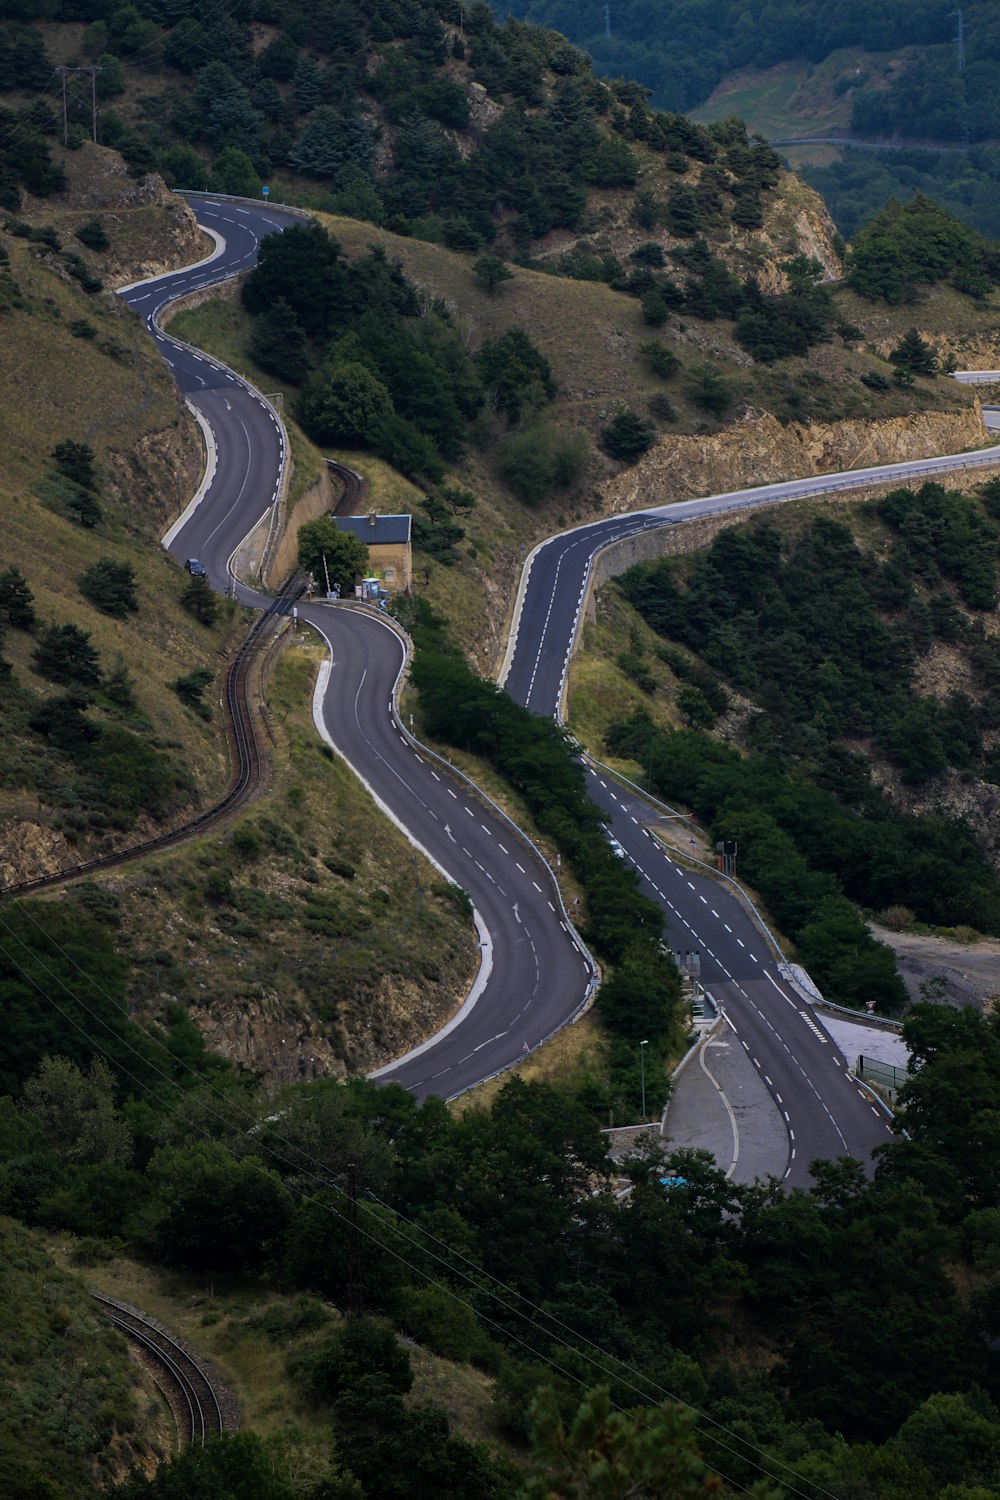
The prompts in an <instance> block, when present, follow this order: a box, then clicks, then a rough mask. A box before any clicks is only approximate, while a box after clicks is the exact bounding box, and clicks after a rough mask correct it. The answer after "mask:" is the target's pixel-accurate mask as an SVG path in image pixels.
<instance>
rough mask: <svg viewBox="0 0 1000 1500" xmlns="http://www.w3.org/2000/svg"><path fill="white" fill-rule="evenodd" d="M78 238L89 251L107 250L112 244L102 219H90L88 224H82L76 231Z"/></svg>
mask: <svg viewBox="0 0 1000 1500" xmlns="http://www.w3.org/2000/svg"><path fill="white" fill-rule="evenodd" d="M76 237H77V239H78V240H79V241H80V244H81V245H86V247H87V249H88V250H107V248H108V246H109V245H110V244H111V241H110V240H109V239H108V237H107V234H106V233H105V231H104V225H103V224H102V223H101V221H100V219H88V220H87V222H86V224H81V225H80V227H79V229H78V230H76Z"/></svg>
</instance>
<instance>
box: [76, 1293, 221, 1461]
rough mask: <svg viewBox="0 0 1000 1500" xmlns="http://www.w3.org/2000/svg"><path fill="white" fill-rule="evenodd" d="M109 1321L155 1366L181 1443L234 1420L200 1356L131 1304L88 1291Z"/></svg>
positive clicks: (197, 1440)
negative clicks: (197, 1357)
mask: <svg viewBox="0 0 1000 1500" xmlns="http://www.w3.org/2000/svg"><path fill="white" fill-rule="evenodd" d="M91 1296H92V1297H93V1299H94V1301H95V1302H97V1303H99V1304H100V1306H101V1309H102V1311H103V1312H104V1314H105V1316H106V1317H107V1319H108V1321H109V1322H110V1323H112V1324H113V1325H114V1326H115V1328H117V1329H118V1330H119V1331H120V1332H121V1333H123V1334H124V1335H125V1337H126V1338H127V1339H128V1340H129V1342H130V1343H132V1344H135V1345H136V1346H137V1347H138V1348H139V1349H140V1350H141V1351H142V1353H143V1355H144V1356H145V1357H146V1358H147V1359H148V1360H149V1361H152V1363H153V1365H154V1367H155V1373H154V1375H153V1378H154V1380H155V1381H156V1384H157V1386H158V1388H159V1390H160V1391H161V1393H162V1395H163V1397H164V1399H165V1400H166V1402H167V1405H168V1406H169V1407H170V1410H171V1412H172V1413H173V1417H174V1421H175V1422H176V1423H177V1433H178V1438H179V1440H180V1443H181V1445H184V1444H187V1443H203V1442H204V1441H205V1439H206V1438H207V1437H210V1436H211V1435H212V1433H219V1432H231V1431H234V1430H235V1429H236V1427H238V1425H239V1419H238V1414H237V1412H236V1408H235V1403H234V1402H233V1399H232V1397H231V1396H230V1395H229V1394H228V1392H225V1391H223V1390H221V1389H217V1387H216V1385H215V1384H213V1382H212V1380H211V1379H210V1378H209V1375H208V1374H207V1373H206V1371H205V1370H204V1369H203V1367H202V1365H201V1364H200V1363H199V1361H198V1360H197V1359H196V1358H195V1357H194V1355H193V1354H192V1353H190V1352H189V1350H187V1349H186V1348H185V1347H184V1345H183V1344H182V1343H180V1342H179V1341H178V1340H177V1339H174V1338H171V1336H170V1335H169V1334H168V1333H166V1332H165V1331H164V1330H163V1329H162V1328H160V1327H159V1326H158V1325H157V1324H156V1323H153V1322H151V1321H150V1319H148V1318H146V1317H145V1316H144V1315H143V1314H142V1313H140V1312H139V1311H138V1310H137V1309H135V1308H130V1307H128V1306H127V1305H126V1304H125V1303H123V1302H118V1301H116V1300H115V1299H114V1298H112V1297H104V1296H101V1294H100V1293H99V1292H91Z"/></svg>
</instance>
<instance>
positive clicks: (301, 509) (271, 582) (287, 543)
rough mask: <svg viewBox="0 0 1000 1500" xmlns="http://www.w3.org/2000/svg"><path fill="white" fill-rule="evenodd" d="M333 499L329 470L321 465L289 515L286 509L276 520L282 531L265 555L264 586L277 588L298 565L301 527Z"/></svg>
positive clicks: (329, 507)
mask: <svg viewBox="0 0 1000 1500" xmlns="http://www.w3.org/2000/svg"><path fill="white" fill-rule="evenodd" d="M336 503H337V500H336V495H335V493H334V487H333V484H332V482H331V480H330V472H329V470H328V469H327V468H325V467H324V469H323V472H322V473H321V474H320V477H319V479H318V480H317V481H316V483H315V484H314V485H311V486H310V487H309V489H307V490H306V492H305V494H304V495H300V496H299V498H298V499H297V500H296V502H295V509H294V510H293V511H292V513H291V515H288V514H287V511H286V514H285V516H283V517H282V518H281V520H280V521H279V525H280V527H281V533H280V536H279V537H278V540H277V542H276V543H275V545H274V546H273V547H272V548H271V555H270V557H269V558H268V559H267V563H266V566H265V571H264V580H263V581H264V585H265V587H267V588H269V589H278V588H280V587H281V585H282V584H283V583H284V581H285V579H286V578H287V577H288V576H289V574H290V573H294V571H295V569H296V567H297V565H298V550H299V530H300V528H301V527H303V526H304V525H305V524H306V522H307V521H316V520H318V519H319V517H320V516H325V515H327V514H328V512H329V511H331V510H332V509H333V507H334V505H335V504H336Z"/></svg>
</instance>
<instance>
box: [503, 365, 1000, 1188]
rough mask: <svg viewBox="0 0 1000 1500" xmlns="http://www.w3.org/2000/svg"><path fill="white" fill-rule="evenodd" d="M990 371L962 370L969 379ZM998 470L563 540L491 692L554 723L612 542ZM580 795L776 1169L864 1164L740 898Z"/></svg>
mask: <svg viewBox="0 0 1000 1500" xmlns="http://www.w3.org/2000/svg"><path fill="white" fill-rule="evenodd" d="M989 373H990V372H964V374H965V375H966V376H970V375H972V376H975V378H976V379H982V378H983V376H984V375H987V376H988V375H989ZM959 378H962V377H959ZM986 417H987V425H989V426H993V427H995V426H996V423H997V416H996V413H994V412H992V411H991V412H988V413H987V414H986ZM997 462H1000V446H997V447H993V448H989V449H985V450H982V451H980V452H977V453H972V454H965V455H958V456H956V457H950V456H949V457H944V458H931V459H924V460H919V461H911V462H907V463H900V464H886V465H877V466H874V467H870V468H866V469H859V470H851V471H848V472H845V473H841V474H824V475H818V476H815V477H813V478H805V479H796V480H789V481H786V482H784V483H780V484H769V485H761V486H759V487H758V488H756V489H751V490H741V491H731V492H727V493H723V494H718V495H709V496H705V497H703V498H699V499H696V500H680V501H678V502H677V503H676V504H673V505H669V506H661V507H656V508H653V509H650V510H648V511H640V512H632V513H629V514H626V515H621V516H614V517H609V518H607V519H606V520H602V521H597V522H594V523H592V524H590V525H587V526H581V527H577V528H575V529H574V530H572V531H568V532H563V533H561V534H560V535H558V536H556V537H553V538H551V539H550V540H549V541H547V542H545V543H543V544H542V545H541V546H539V547H538V548H536V549H535V551H534V552H533V553H532V554H531V556H530V557H529V558H528V559H527V561H526V563H525V569H524V573H523V575H522V581H521V586H520V588H519V592H518V600H517V604H516V606H515V614H514V621H513V626H512V631H511V644H510V646H509V648H508V653H507V657H506V659H505V662H504V667H503V670H502V672H501V678H500V680H501V683H502V684H503V685H504V686H505V687H506V689H507V691H508V692H509V693H510V694H511V696H512V697H514V698H515V699H517V701H518V702H520V703H523V704H524V705H525V706H526V707H528V708H530V709H532V710H533V711H534V712H535V713H541V714H551V715H554V716H556V717H560V716H561V703H562V696H563V689H564V683H565V678H566V672H567V668H568V665H569V659H570V654H571V651H572V646H573V642H574V639H575V636H576V631H577V626H578V622H579V616H580V612H581V610H582V608H583V604H584V599H585V595H586V588H587V580H588V576H589V569H590V564H591V560H592V559H593V557H594V555H595V554H596V553H597V552H598V551H599V550H600V549H601V548H602V547H604V546H606V545H607V544H608V543H609V542H611V541H614V540H617V539H618V538H620V537H624V536H628V535H632V534H634V533H636V532H638V531H643V530H646V529H648V528H651V527H658V526H665V525H673V524H676V523H677V522H678V521H681V520H685V519H688V518H692V517H696V516H705V515H717V514H726V513H730V512H737V511H742V510H746V509H748V508H754V507H758V506H764V505H773V504H780V503H782V502H784V501H789V500H795V499H801V498H803V497H807V496H811V495H821V494H829V493H831V492H837V491H843V490H850V489H855V488H861V487H863V486H866V485H870V484H871V483H873V482H876V481H881V482H885V481H886V480H900V481H903V480H913V479H921V480H925V479H928V478H932V477H933V476H934V475H935V474H939V473H942V472H950V471H953V470H955V469H956V468H962V467H967V468H969V469H972V470H975V469H977V468H984V467H988V466H992V465H995V464H997ZM590 785H591V794H592V796H594V798H595V800H596V801H597V802H598V803H599V804H600V805H601V806H602V807H603V808H604V810H605V812H606V813H607V823H608V827H609V829H610V831H611V832H612V833H613V835H614V837H615V838H617V839H618V840H619V842H620V843H621V844H622V845H623V847H624V848H625V849H626V851H627V852H628V856H629V859H630V860H631V862H632V863H633V865H634V866H635V868H636V870H637V872H638V873H639V875H640V877H641V880H642V884H643V888H644V889H645V890H646V892H647V894H649V895H651V896H653V897H654V899H656V900H657V901H658V902H659V903H660V905H661V906H662V907H663V910H664V914H665V918H666V925H667V934H668V941H669V942H670V945H671V947H673V948H675V949H677V948H684V947H687V946H696V947H699V948H700V949H701V950H702V953H703V959H702V963H703V969H702V974H703V978H706V979H707V980H708V982H709V984H710V986H711V987H712V988H713V990H714V991H717V995H718V998H719V999H720V1000H721V1001H722V1002H723V1003H724V1005H725V1006H726V1009H727V1012H728V1014H729V1018H730V1021H731V1024H732V1026H733V1028H734V1030H735V1032H736V1034H737V1036H738V1037H739V1040H740V1043H741V1045H742V1046H744V1047H745V1049H746V1051H747V1053H748V1055H749V1057H750V1058H751V1060H752V1061H753V1063H754V1066H755V1067H756V1068H757V1070H758V1072H759V1074H760V1077H761V1079H762V1080H763V1081H764V1083H765V1085H766V1087H767V1088H768V1091H769V1093H770V1094H771V1096H772V1098H773V1099H774V1100H775V1102H776V1103H777V1104H778V1105H779V1107H780V1110H781V1114H782V1117H783V1119H784V1121H785V1125H786V1130H787V1137H788V1142H787V1145H788V1154H787V1161H786V1169H785V1170H786V1175H787V1176H788V1178H789V1180H790V1182H791V1183H793V1184H794V1183H799V1182H805V1181H808V1171H807V1168H808V1163H809V1162H810V1161H811V1160H813V1159H814V1158H816V1157H818V1156H837V1155H841V1154H845V1153H849V1154H851V1155H853V1156H857V1157H858V1158H859V1159H861V1160H869V1159H870V1153H871V1151H872V1149H873V1148H874V1147H875V1146H877V1145H879V1144H881V1143H882V1142H883V1141H885V1140H886V1139H887V1138H888V1127H887V1125H886V1123H885V1120H884V1117H883V1116H882V1114H881V1112H880V1111H878V1110H877V1109H876V1107H875V1106H874V1105H872V1104H871V1103H870V1102H869V1101H868V1099H867V1097H866V1096H864V1095H863V1094H861V1093H860V1091H859V1090H858V1089H857V1087H856V1085H855V1084H854V1083H853V1082H852V1081H851V1080H850V1078H849V1076H848V1075H847V1074H846V1071H845V1070H844V1069H843V1067H842V1059H841V1058H840V1057H839V1056H835V1055H834V1054H835V1053H836V1049H835V1048H833V1047H832V1046H831V1044H830V1041H829V1038H828V1037H827V1035H826V1034H825V1033H824V1032H823V1030H822V1025H821V1023H820V1022H818V1021H817V1020H816V1019H815V1018H814V1017H813V1016H812V1014H811V1012H809V1011H808V1008H807V1007H805V1006H803V1005H802V1004H801V1002H800V1001H799V999H798V997H797V995H796V994H795V992H794V991H793V990H791V989H790V988H789V986H788V985H787V983H786V982H785V980H784V979H783V977H782V975H781V973H780V972H779V971H778V969H777V968H776V967H775V966H774V964H773V963H772V962H771V961H770V956H769V952H768V950H767V949H766V947H764V946H763V940H762V938H761V936H760V935H759V934H758V933H757V929H756V928H755V927H754V926H753V924H752V923H751V922H750V919H749V918H748V917H747V915H746V913H745V911H744V908H743V907H742V906H741V905H740V903H739V901H738V899H737V898H736V897H735V896H733V895H731V894H730V893H729V891H727V890H726V889H725V887H724V886H722V885H721V884H720V883H718V882H716V881H714V880H711V879H708V878H706V877H696V876H688V875H687V872H686V871H684V872H682V870H681V867H680V866H677V865H674V866H673V870H674V873H675V874H676V875H678V876H681V875H682V874H683V878H682V879H681V880H676V879H674V878H673V877H670V878H667V879H664V878H663V874H662V871H663V866H662V863H661V861H662V860H663V859H665V858H666V856H665V855H663V854H662V853H661V852H660V851H658V850H657V851H655V852H654V851H653V850H652V846H651V845H649V844H647V843H644V840H643V827H642V825H643V823H644V822H645V821H646V819H647V818H648V817H649V812H648V810H647V807H646V805H645V804H644V803H643V801H642V799H641V798H639V797H638V796H636V795H633V794H631V793H626V792H625V791H624V790H623V789H622V788H621V787H617V786H615V785H614V783H612V782H611V781H610V780H608V779H606V778H602V777H601V776H600V775H599V774H597V773H596V772H594V771H593V770H591V772H590ZM740 934H742V936H741V935H740ZM696 938H697V941H695V939H696Z"/></svg>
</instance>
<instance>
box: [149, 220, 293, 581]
mask: <svg viewBox="0 0 1000 1500" xmlns="http://www.w3.org/2000/svg"><path fill="white" fill-rule="evenodd" d="M188 203H189V204H190V206H191V208H192V209H193V210H194V212H195V214H196V215H197V217H198V222H199V224H201V225H202V227H203V228H205V229H206V230H208V231H210V232H212V233H213V234H214V235H216V236H218V237H219V240H221V243H219V240H217V243H216V248H215V250H214V252H213V253H212V254H211V256H210V258H209V259H207V260H206V261H205V262H203V263H202V264H200V265H196V266H189V267H187V268H186V269H184V270H181V271H175V272H173V273H172V274H171V275H169V276H161V277H158V278H157V279H156V280H155V281H151V282H142V283H139V284H137V285H135V286H132V287H128V288H126V289H125V290H124V291H123V292H122V294H121V295H122V297H123V298H124V300H125V301H126V302H127V303H128V305H129V306H130V307H131V308H132V310H133V311H134V312H136V313H138V315H139V316H140V317H141V318H142V319H143V321H144V322H145V324H146V327H147V328H148V329H149V331H150V333H151V334H152V336H153V338H154V340H155V342H156V344H157V347H158V348H159V351H160V353H161V354H162V356H163V358H164V360H165V361H166V363H167V364H168V365H169V366H170V369H171V370H172V371H173V375H174V379H175V380H176V381H177V384H178V386H179V387H180V389H181V391H182V392H183V393H184V396H185V398H186V399H187V400H188V401H189V402H190V403H191V405H192V406H194V407H195V408H196V409H197V411H198V412H199V413H200V415H201V416H202V418H203V419H204V421H205V423H206V424H207V426H208V427H209V429H210V430H211V434H212V439H213V443H214V448H215V464H216V467H215V474H214V478H213V481H212V483H211V485H210V486H209V488H208V489H207V491H206V493H205V495H204V497H203V499H202V501H201V503H200V504H199V505H197V506H196V507H195V508H194V510H193V511H192V512H191V514H190V515H186V516H185V518H184V522H183V524H182V525H181V526H180V527H179V528H172V530H171V532H170V533H168V542H167V545H168V548H169V551H170V552H171V553H172V554H173V555H174V557H176V558H177V559H178V561H180V562H183V561H184V560H185V559H186V558H189V557H197V558H198V559H199V560H200V561H201V562H203V563H204V564H205V567H206V569H207V571H208V577H209V580H210V582H211V583H212V586H213V587H214V588H216V589H218V590H219V592H220V593H222V592H225V590H226V588H227V586H228V585H229V571H228V565H229V559H230V557H231V556H232V554H233V552H234V551H235V550H236V548H237V547H238V546H239V544H240V542H241V541H242V540H243V538H244V537H245V536H246V534H247V532H248V531H250V530H251V529H252V527H253V526H255V525H256V523H257V522H258V521H259V520H260V518H261V517H262V516H263V515H264V514H265V512H266V511H267V510H268V508H269V507H270V506H271V504H272V503H273V501H274V499H275V496H276V491H277V484H278V474H279V472H280V468H281V463H282V460H283V445H284V438H283V436H282V433H281V428H280V426H279V424H278V423H277V422H276V421H275V419H274V415H273V413H272V412H271V410H270V408H269V407H268V406H267V404H266V402H264V401H262V400H261V398H260V396H259V395H258V394H257V393H256V391H253V390H251V389H250V388H249V387H248V386H246V385H244V384H243V382H242V381H240V380H237V379H236V377H235V376H234V375H232V374H231V373H230V372H229V371H228V370H225V369H223V368H222V366H220V365H217V364H216V363H215V361H214V360H212V359H209V357H208V356H207V355H203V354H199V353H198V352H197V351H196V350H191V349H187V348H185V347H184V346H183V345H181V344H180V343H178V342H177V341H176V340H175V339H172V338H171V337H170V335H169V334H165V333H161V332H160V331H159V329H158V328H157V325H156V316H157V314H158V313H159V312H160V311H161V310H162V309H163V308H164V307H165V306H166V304H167V303H168V302H170V301H172V300H173V299H174V298H176V297H179V296H181V295H183V294H184V293H186V292H191V291H197V290H198V289H199V288H201V287H205V286H210V285H212V284H213V283H215V282H219V281H226V280H227V279H228V278H229V277H231V276H235V275H237V274H238V273H239V272H240V271H245V270H247V269H248V267H250V266H251V265H252V264H253V263H254V261H255V260H256V257H257V247H258V245H259V244H260V241H261V240H262V239H263V238H264V237H265V236H266V235H268V234H275V233H280V232H281V231H282V230H284V229H286V228H288V227H289V225H291V224H294V223H296V222H298V221H297V218H296V216H294V215H292V214H285V213H282V212H281V210H279V209H271V208H268V207H265V206H263V205H262V206H261V207H260V208H256V207H249V206H247V205H246V204H235V203H226V202H224V201H223V200H221V199H219V200H216V199H213V198H210V197H207V196H206V197H203V198H199V197H193V196H191V197H189V198H188Z"/></svg>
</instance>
